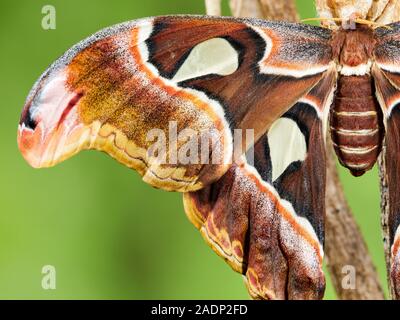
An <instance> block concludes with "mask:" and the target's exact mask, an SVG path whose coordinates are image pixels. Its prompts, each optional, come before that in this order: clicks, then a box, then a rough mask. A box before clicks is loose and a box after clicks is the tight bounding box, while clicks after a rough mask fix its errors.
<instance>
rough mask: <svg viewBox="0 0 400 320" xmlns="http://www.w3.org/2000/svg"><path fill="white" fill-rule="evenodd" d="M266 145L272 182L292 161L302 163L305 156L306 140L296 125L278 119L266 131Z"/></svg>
mask: <svg viewBox="0 0 400 320" xmlns="http://www.w3.org/2000/svg"><path fill="white" fill-rule="evenodd" d="M268 144H269V148H270V157H271V164H272V181H275V180H276V179H278V178H279V176H280V175H281V174H282V173H283V172H284V171H285V170H286V168H287V167H288V166H289V165H290V164H291V163H292V162H294V161H298V160H300V161H304V159H305V158H306V154H307V145H306V139H305V137H304V135H303V133H302V132H301V131H300V129H299V127H298V125H297V123H296V122H295V121H293V120H291V119H288V118H279V119H278V120H276V121H275V122H274V123H273V124H272V126H271V128H270V130H269V131H268Z"/></svg>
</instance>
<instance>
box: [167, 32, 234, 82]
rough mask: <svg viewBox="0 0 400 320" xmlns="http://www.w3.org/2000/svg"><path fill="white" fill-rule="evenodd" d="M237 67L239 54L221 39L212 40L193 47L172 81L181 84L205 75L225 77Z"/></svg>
mask: <svg viewBox="0 0 400 320" xmlns="http://www.w3.org/2000/svg"><path fill="white" fill-rule="evenodd" d="M238 67H239V54H238V53H237V51H236V50H235V49H234V48H233V47H232V45H231V44H230V43H229V42H228V41H227V40H225V39H223V38H214V39H210V40H207V41H204V42H202V43H200V44H198V45H197V46H195V47H194V48H193V49H192V51H191V52H190V54H189V56H188V57H187V58H186V60H185V62H184V63H183V64H182V66H181V67H180V69H179V70H178V71H177V72H176V74H175V76H174V77H173V79H172V81H175V82H181V81H185V80H188V79H193V78H197V77H201V76H204V75H207V74H219V75H222V76H227V75H230V74H232V73H234V72H235V71H236V70H237V68H238Z"/></svg>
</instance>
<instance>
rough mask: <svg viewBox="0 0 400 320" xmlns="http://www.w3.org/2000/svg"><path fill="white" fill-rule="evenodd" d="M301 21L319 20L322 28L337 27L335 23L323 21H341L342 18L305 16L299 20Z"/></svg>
mask: <svg viewBox="0 0 400 320" xmlns="http://www.w3.org/2000/svg"><path fill="white" fill-rule="evenodd" d="M300 21H301V22H310V21H320V22H321V26H322V27H324V28H328V29H338V26H337V25H336V24H335V23H331V24H327V23H324V22H341V21H342V19H341V18H321V17H318V18H306V19H302V20H300Z"/></svg>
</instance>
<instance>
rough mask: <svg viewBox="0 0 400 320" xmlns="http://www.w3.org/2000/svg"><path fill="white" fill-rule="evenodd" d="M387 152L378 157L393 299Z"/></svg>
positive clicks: (388, 268) (384, 241)
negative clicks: (386, 165)
mask: <svg viewBox="0 0 400 320" xmlns="http://www.w3.org/2000/svg"><path fill="white" fill-rule="evenodd" d="M385 152H386V146H385V145H384V146H383V148H382V152H381V155H380V156H379V158H378V168H379V179H380V189H381V225H382V234H383V245H384V248H385V260H386V271H387V273H386V274H387V279H388V284H389V291H390V295H391V297H392V299H394V297H395V296H396V295H395V292H394V286H393V282H392V278H391V277H390V266H391V255H390V241H389V189H388V179H387V175H386V170H385Z"/></svg>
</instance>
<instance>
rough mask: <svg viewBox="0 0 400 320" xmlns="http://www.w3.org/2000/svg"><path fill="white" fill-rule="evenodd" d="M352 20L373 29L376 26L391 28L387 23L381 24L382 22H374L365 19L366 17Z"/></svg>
mask: <svg viewBox="0 0 400 320" xmlns="http://www.w3.org/2000/svg"><path fill="white" fill-rule="evenodd" d="M354 21H355V22H356V23H359V24H364V25H367V26H370V27H371V28H373V29H376V28H386V29H389V30H391V29H392V28H391V27H389V26H388V25H385V24H382V23H377V22H374V21H370V20H366V19H360V18H357V19H355V20H354Z"/></svg>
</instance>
